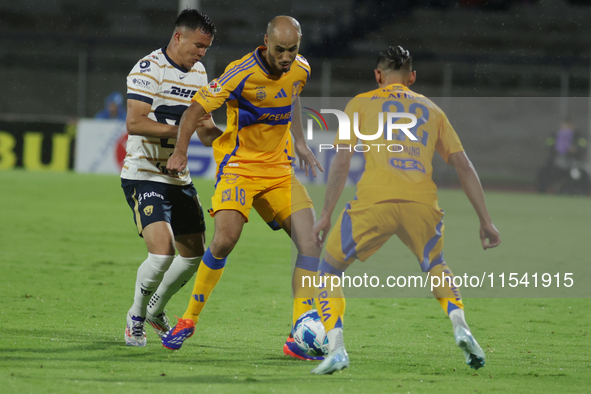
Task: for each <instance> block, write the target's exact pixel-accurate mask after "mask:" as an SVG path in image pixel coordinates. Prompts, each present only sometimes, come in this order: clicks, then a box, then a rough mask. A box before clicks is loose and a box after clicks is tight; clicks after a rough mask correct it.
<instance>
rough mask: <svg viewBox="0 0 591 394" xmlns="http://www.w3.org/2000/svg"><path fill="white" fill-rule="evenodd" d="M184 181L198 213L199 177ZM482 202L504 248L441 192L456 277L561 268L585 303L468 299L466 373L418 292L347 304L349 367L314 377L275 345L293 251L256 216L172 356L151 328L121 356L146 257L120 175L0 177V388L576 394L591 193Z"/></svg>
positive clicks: (590, 380) (461, 202)
mask: <svg viewBox="0 0 591 394" xmlns="http://www.w3.org/2000/svg"><path fill="white" fill-rule="evenodd" d="M196 187H197V189H198V190H199V193H200V194H201V200H202V201H203V203H204V205H205V208H208V207H209V197H210V196H211V194H212V192H213V186H212V182H211V181H209V180H207V181H203V180H198V181H197V182H196ZM311 194H313V195H314V196H316V198H318V196H319V195H320V194H321V191H320V190H319V189H315V188H311ZM487 202H488V204H489V208H490V210H491V213H492V215H493V219H494V221H495V223H496V225H497V227H498V228H499V230H500V231H501V236H502V239H503V243H502V244H501V246H500V247H499V248H497V249H496V250H490V251H487V252H482V251H481V248H480V246H479V240H478V237H477V231H478V226H477V219H476V216H475V214H474V212H473V210H472V209H471V207H470V206H469V203H468V201H467V199H466V198H465V197H464V196H463V194H462V192H461V191H458V190H442V191H440V204H441V206H442V207H443V208H444V209H445V210H446V217H445V220H446V227H447V230H446V231H447V232H446V246H445V255H446V260H447V261H448V263H449V264H450V266H451V267H452V269H453V270H454V272H455V273H456V274H458V273H459V272H462V271H463V270H464V269H466V267H469V266H470V264H472V265H473V266H474V265H478V267H480V268H479V269H480V270H481V271H482V269H484V268H483V267H489V269H488V271H492V270H494V268H495V264H496V263H497V262H498V263H499V264H503V265H502V266H503V267H504V266H509V267H511V266H515V267H519V268H518V269H517V268H516V270H517V271H518V272H525V271H527V270H529V271H530V272H533V271H535V270H537V269H538V265H540V267H542V268H540V269H543V270H545V272H547V271H548V270H550V269H551V268H552V267H553V268H552V269H553V271H552V272H564V270H565V269H569V270H571V271H574V272H575V274H576V275H575V281H576V282H575V283H576V284H577V285H578V289H583V290H579V292H581V291H582V294H586V295H587V298H500V297H499V298H469V299H466V300H465V304H466V316H467V320H468V322H469V323H470V325H471V328H472V330H473V332H474V334H475V336H476V337H477V339H478V340H479V342H480V344H481V345H482V346H483V348H484V349H485V352H486V353H487V358H488V359H487V363H486V366H485V368H483V369H480V370H478V372H475V371H474V370H471V369H469V368H468V367H467V366H466V365H465V363H464V360H463V356H462V353H461V351H460V350H459V349H457V348H456V347H455V345H454V343H453V335H452V332H451V324H450V323H449V321H448V319H447V318H446V316H445V314H444V313H443V312H442V311H441V309H440V307H439V304H438V303H437V302H436V301H434V300H432V299H430V298H429V291H428V289H425V294H424V297H423V298H371V299H367V298H349V299H348V300H347V314H346V321H345V340H346V344H347V348H348V350H349V354H350V357H351V367H350V368H349V369H346V370H344V371H343V372H341V373H336V374H334V375H332V376H313V375H311V374H310V373H309V372H310V370H311V369H312V368H313V366H314V364H313V363H311V362H303V361H299V360H295V359H291V358H289V357H286V356H284V355H283V352H282V350H281V349H282V345H283V342H284V341H285V338H286V336H287V334H288V332H289V329H290V319H291V305H292V302H291V298H290V288H289V286H290V285H289V284H290V255H291V248H290V243H289V242H288V240H287V238H286V236H285V235H284V234H281V233H273V232H271V231H269V230H268V228H267V226H266V224H264V223H263V221H262V220H261V219H260V218H259V217H258V216H257V215H256V213H253V215H252V219H251V222H250V223H249V224H248V225H247V226H246V227H245V231H244V233H243V235H242V238H241V240H240V242H239V244H238V246H237V247H236V249H235V250H234V252H233V253H232V255H231V257H230V258H229V259H228V265H227V267H226V270H225V273H224V277H223V278H222V280H221V282H220V283H219V285H218V287H217V288H216V289H215V291H214V293H213V295H212V297H211V299H210V301H209V303H208V305H207V307H206V309H205V311H204V313H203V314H202V317H201V320H200V322H199V324H198V326H197V332H196V333H195V335H194V336H193V337H192V338H191V339H190V340H188V341H187V342H186V344H185V345H184V346H183V348H182V349H181V350H180V351H177V352H172V351H170V350H167V349H165V348H163V347H162V346H161V345H160V343H159V341H158V340H157V337H156V335H155V334H154V332H153V331H152V330H151V329H150V330H146V331H147V334H148V345H147V346H146V347H145V348H130V347H126V346H125V343H124V341H123V331H124V328H125V314H126V312H127V310H128V308H129V306H130V304H131V302H132V297H133V286H134V282H135V274H136V270H137V267H138V266H139V264H140V263H141V261H143V259H144V258H145V257H144V256H145V254H146V251H145V246H144V244H143V242H142V241H141V239H140V238H139V237H137V235H136V233H135V226H134V224H133V220H132V215H131V211H130V210H129V208H128V207H127V205H126V202H125V199H124V196H123V192H122V191H121V188H120V186H119V178H118V177H116V176H98V175H79V174H73V173H50V172H37V173H31V172H22V171H10V172H7V171H5V172H0V278H1V279H2V286H1V287H0V296H1V299H2V303H1V306H0V315H1V317H2V319H1V320H0V330H1V331H0V332H2V335H1V336H0V392H2V393H98V392H105V393H135V392H143V391H145V390H149V391H150V392H162V393H185V392H186V393H226V392H228V393H230V392H231V393H243V392H253V393H254V392H257V393H258V392H276V393H284V392H286V393H292V392H295V393H298V392H299V393H309V392H331V393H332V392H357V393H367V392H372V393H380V392H385V393H407V392H411V393H439V392H443V393H447V392H450V393H458V392H459V393H468V392H470V393H473V392H479V393H480V392H508V393H529V392H531V393H542V392H543V393H558V392H569V393H587V392H589V391H590V390H591V363H590V357H589V348H590V346H589V345H590V344H591V341H590V339H589V329H590V327H591V308H590V307H591V302H590V300H589V290H588V288H589V287H590V285H591V283H590V282H589V281H590V280H591V279H590V277H589V275H588V272H589V268H586V266H587V265H589V255H590V252H589V251H590V244H591V242H590V241H589V235H591V232H590V231H589V228H590V225H591V199H586V198H575V197H565V196H538V195H529V194H504V193H498V192H497V193H488V194H487ZM208 225H209V230H208V240H210V239H211V234H212V232H211V230H212V229H213V224H212V222H211V220H210V221H208ZM391 247H394V248H396V249H401V248H400V245H397V244H393V245H391ZM396 253H397V254H396V256H397V259H396V260H397V261H396V263H395V264H401V265H404V266H405V267H406V266H408V267H412V268H413V269H414V271H413V272H418V269H417V265H416V261H415V260H414V258H413V257H412V256H410V253H408V252H406V251H404V250H397V251H396ZM573 263H574V264H575V265H572V264H573ZM569 264H571V265H569ZM577 264H578V265H577ZM490 267H492V268H490ZM578 267H581V269H580V272H579V271H577V269H578ZM503 269H504V268H503ZM497 272H499V268H498V267H497ZM540 272H541V271H540ZM189 287H192V286H187V287H186V288H183V289H182V290H181V292H180V293H179V294H177V295H176V296H175V297H173V299H172V300H171V302H170V303H169V306H168V313H169V316H171V317H172V316H173V315H175V314H176V315H181V314H182V313H183V312H184V310H185V307H186V305H187V302H188V298H189V295H190V290H191V289H190V288H189ZM585 289H587V290H586V292H585V291H584V290H585ZM524 294H526V295H527V292H526V293H524ZM548 294H550V293H548ZM567 294H568V293H567ZM572 294H575V293H572ZM577 294H579V293H577Z"/></svg>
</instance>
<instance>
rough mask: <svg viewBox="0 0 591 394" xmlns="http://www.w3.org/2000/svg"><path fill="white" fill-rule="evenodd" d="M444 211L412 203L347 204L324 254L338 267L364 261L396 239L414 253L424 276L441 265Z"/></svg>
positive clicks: (352, 202) (357, 202)
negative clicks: (340, 264)
mask: <svg viewBox="0 0 591 394" xmlns="http://www.w3.org/2000/svg"><path fill="white" fill-rule="evenodd" d="M442 218H443V211H442V210H441V209H438V208H436V207H434V206H430V205H426V204H421V203H418V202H412V201H399V200H398V201H385V202H381V203H377V204H370V205H365V204H363V203H360V202H359V201H358V200H353V201H351V202H349V203H347V206H346V208H345V209H344V210H343V212H341V215H340V216H339V219H338V220H337V222H336V223H335V225H334V228H333V230H332V232H331V233H330V235H329V237H328V240H327V243H326V251H327V252H328V253H330V255H331V256H332V257H334V258H335V259H336V260H337V261H339V262H341V263H352V262H353V261H354V260H355V259H359V260H361V261H365V260H367V259H368V258H369V257H370V256H371V255H373V254H374V253H375V252H377V251H378V249H380V248H381V247H382V245H384V243H386V241H388V239H390V237H391V236H392V235H397V236H398V238H400V240H401V241H402V242H403V243H404V244H405V245H406V246H407V247H408V248H409V249H410V250H411V251H412V252H413V253H414V255H415V256H416V257H417V259H418V260H419V263H420V264H421V269H422V270H423V272H427V271H429V270H430V268H431V267H433V266H435V265H437V264H441V263H442V262H443V253H442V250H443V232H444V230H445V226H444V225H443V220H442Z"/></svg>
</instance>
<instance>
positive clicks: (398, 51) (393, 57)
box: [378, 45, 412, 72]
mask: <svg viewBox="0 0 591 394" xmlns="http://www.w3.org/2000/svg"><path fill="white" fill-rule="evenodd" d="M378 67H379V68H381V69H383V70H394V71H396V70H400V69H404V70H405V71H408V72H411V71H412V56H411V55H410V52H409V51H407V50H406V49H404V48H402V47H401V46H400V45H398V46H397V47H396V48H393V47H388V50H387V51H386V52H380V54H379V55H378Z"/></svg>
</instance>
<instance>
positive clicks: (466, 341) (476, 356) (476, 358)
mask: <svg viewBox="0 0 591 394" xmlns="http://www.w3.org/2000/svg"><path fill="white" fill-rule="evenodd" d="M454 337H455V339H456V345H458V346H459V347H460V349H462V351H463V352H464V357H466V364H468V365H469V366H470V368H474V369H478V368H482V367H484V363H485V362H486V356H485V355H484V351H483V350H482V348H481V347H480V345H479V344H478V342H476V339H474V337H473V336H472V333H471V332H470V330H469V329H467V328H466V327H463V326H457V327H456V329H455V332H454Z"/></svg>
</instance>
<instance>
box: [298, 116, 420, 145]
mask: <svg viewBox="0 0 591 394" xmlns="http://www.w3.org/2000/svg"><path fill="white" fill-rule="evenodd" d="M302 112H303V113H304V114H306V115H308V116H309V117H310V118H311V119H310V118H309V119H308V120H307V136H306V138H307V139H308V140H309V141H311V140H313V139H314V121H315V122H316V124H317V125H318V126H319V127H320V131H325V130H328V125H327V122H326V119H324V117H323V116H322V114H333V115H336V117H337V121H338V124H339V126H338V139H339V140H340V141H351V140H352V139H353V138H354V139H355V141H358V142H361V143H355V144H350V145H345V144H343V145H340V146H335V145H333V144H319V146H318V149H319V151H320V152H322V151H323V150H330V149H336V150H337V151H339V150H348V151H351V150H354V151H355V152H369V151H370V150H372V149H377V150H378V152H379V151H380V149H384V150H387V151H388V152H392V153H398V152H402V151H403V150H404V147H403V146H402V145H400V144H395V143H394V144H384V143H369V142H370V141H376V140H378V139H380V138H382V137H384V139H385V140H386V141H392V140H404V139H405V138H406V137H408V138H409V139H410V140H411V141H418V138H417V136H416V135H414V133H413V132H412V131H411V130H410V129H412V128H413V127H415V126H416V124H417V117H416V116H415V115H413V114H410V113H408V112H379V113H378V122H377V131H376V132H375V133H374V134H362V133H361V132H360V131H359V113H357V112H354V113H353V121H351V119H349V116H347V114H346V113H345V112H343V111H339V110H337V109H321V110H320V112H318V111H316V110H314V109H312V108H309V107H303V111H302ZM384 119H385V120H384ZM401 119H409V120H410V122H405V123H397V122H398V121H399V120H401ZM351 126H353V127H351ZM351 129H353V133H354V136H352V135H351ZM364 131H366V130H364ZM384 132H385V135H384Z"/></svg>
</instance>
